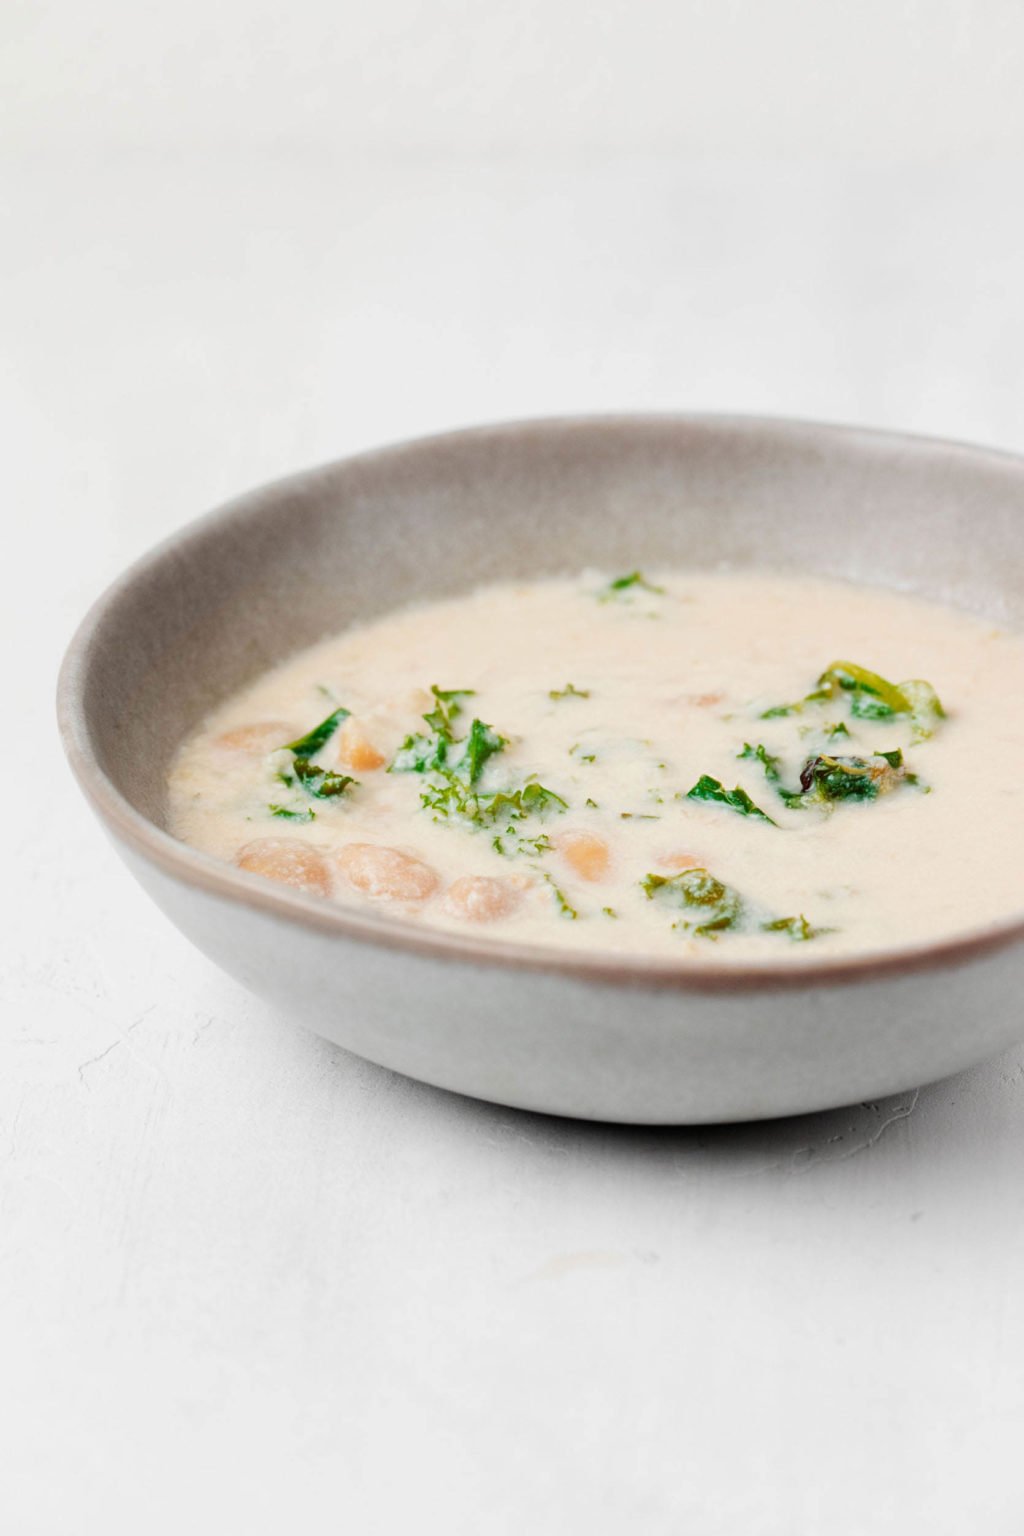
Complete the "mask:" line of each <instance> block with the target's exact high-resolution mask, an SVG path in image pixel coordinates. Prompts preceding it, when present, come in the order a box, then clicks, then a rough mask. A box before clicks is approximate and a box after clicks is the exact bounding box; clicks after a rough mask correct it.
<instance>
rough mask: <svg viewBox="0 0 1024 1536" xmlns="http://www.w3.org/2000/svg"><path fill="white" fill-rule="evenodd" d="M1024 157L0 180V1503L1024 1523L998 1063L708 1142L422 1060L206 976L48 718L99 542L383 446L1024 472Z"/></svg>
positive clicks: (938, 1532) (648, 1527) (182, 164)
mask: <svg viewBox="0 0 1024 1536" xmlns="http://www.w3.org/2000/svg"><path fill="white" fill-rule="evenodd" d="M211 14H212V13H211ZM1008 175H1009V172H1008V171H1007V169H1006V168H1003V169H1002V170H1001V169H1000V167H999V166H998V165H990V164H987V163H986V164H982V163H981V162H980V161H979V162H977V163H976V164H975V165H973V166H972V167H968V168H967V169H965V170H963V171H959V172H956V173H955V174H954V173H943V172H941V171H938V170H936V171H933V172H930V173H927V174H925V173H915V174H911V173H909V172H906V171H899V170H884V169H880V168H879V167H878V166H875V167H874V169H871V168H868V169H865V170H863V171H846V172H843V173H842V174H839V173H837V172H835V171H834V170H831V169H828V168H827V167H824V166H815V165H814V164H813V163H808V164H807V165H806V166H805V167H804V169H799V168H794V167H790V168H789V169H788V170H786V171H785V172H784V173H781V172H777V171H773V170H771V169H770V168H769V167H767V166H757V165H753V164H750V163H748V164H746V165H742V164H733V165H732V166H725V165H722V166H719V167H718V168H717V169H712V168H710V167H707V166H704V167H703V168H686V167H684V166H682V165H681V164H680V165H676V164H674V163H673V162H672V160H671V159H668V158H660V159H659V158H656V157H647V158H643V159H629V158H619V159H615V160H607V159H605V160H602V159H600V158H595V157H587V156H583V157H576V158H575V159H573V160H572V161H571V162H570V161H569V160H566V159H559V158H558V157H552V156H547V157H543V158H541V157H538V158H529V157H522V156H520V157H517V158H512V159H507V158H506V159H502V160H493V161H487V160H476V161H474V160H471V159H465V160H461V161H459V160H454V159H447V160H444V161H434V160H430V159H429V158H428V159H420V160H418V161H417V160H413V159H408V158H407V159H391V160H389V159H386V158H380V157H377V158H376V159H373V158H369V157H367V156H361V157H359V158H357V159H353V160H345V159H344V158H340V157H338V156H336V155H332V154H331V153H328V152H326V151H324V152H323V153H309V154H300V153H295V154H293V155H287V154H284V153H280V154H271V153H259V154H257V153H255V152H252V153H247V152H244V151H243V150H239V151H238V152H237V153H235V154H228V153H226V152H225V153H221V154H220V155H218V156H214V155H212V154H206V155H199V154H178V155H172V154H162V155H161V154H158V153H157V152H156V151H155V150H149V151H146V152H144V153H143V152H139V153H135V154H131V153H127V152H118V153H113V152H111V153H110V154H108V155H106V156H104V157H102V159H100V158H97V157H95V156H92V155H88V154H85V153H82V154H81V155H79V156H77V157H76V158H74V159H73V160H72V162H71V165H70V167H69V166H68V165H66V164H65V163H63V162H62V157H61V156H60V155H58V154H53V155H51V156H43V155H42V154H36V155H34V156H30V155H28V154H27V153H23V154H22V155H21V157H20V158H18V159H17V160H14V159H9V160H8V161H7V162H6V163H5V165H4V166H3V167H2V181H3V186H4V188H5V209H4V212H5V228H4V231H3V234H2V239H0V279H2V282H0V303H2V305H3V314H4V319H3V332H4V336H5V342H6V345H5V349H4V373H3V378H2V385H0V390H2V396H0V404H2V419H3V420H4V421H5V423H6V424H7V431H6V433H5V445H4V449H3V454H2V459H0V465H2V469H0V472H2V475H3V483H4V495H3V503H2V505H3V507H4V545H5V560H4V565H3V571H4V577H5V591H6V596H5V602H4V604H3V609H2V618H3V624H4V642H5V652H4V654H5V719H6V722H7V733H8V746H7V751H6V753H5V776H6V779H7V783H8V787H7V794H6V799H7V805H8V814H9V822H10V825H9V828H8V834H7V841H6V843H5V850H6V855H7V857H6V860H5V864H6V867H7V870H8V872H9V873H8V880H7V881H6V882H5V891H6V893H7V894H6V896H5V898H4V899H5V904H6V913H5V917H6V934H7V937H6V939H5V946H4V960H3V969H4V981H5V992H6V997H7V1004H6V1007H5V1015H4V1033H3V1038H2V1041H0V1156H2V1158H3V1184H2V1188H0V1199H2V1207H0V1222H2V1225H0V1285H2V1286H3V1290H4V1296H5V1303H4V1307H3V1313H2V1323H0V1326H2V1328H3V1331H4V1337H3V1338H2V1339H0V1359H2V1361H3V1367H2V1369H3V1386H4V1391H3V1406H2V1407H0V1416H2V1417H3V1418H4V1420H5V1422H4V1423H3V1425H2V1426H0V1428H2V1443H3V1445H4V1453H5V1454H4V1461H5V1464H6V1465H5V1471H4V1474H3V1478H2V1481H0V1510H2V1511H3V1518H2V1520H0V1524H2V1526H3V1529H4V1530H5V1532H10V1533H12V1536H65V1533H74V1536H77V1533H79V1532H85V1533H92V1532H97V1533H103V1536H120V1533H122V1532H125V1533H129V1532H131V1533H134V1532H137V1531H142V1530H145V1531H146V1532H147V1533H148V1536H171V1533H175V1536H177V1533H178V1532H181V1531H183V1530H195V1531H201V1532H203V1533H206V1532H211V1533H212V1532H216V1533H218V1536H220V1533H229V1532H230V1533H233V1532H235V1531H245V1532H246V1533H247V1536H270V1533H277V1532H281V1531H286V1530H287V1531H297V1532H300V1531H301V1532H303V1533H307V1532H309V1533H318V1532H327V1531H331V1532H334V1531H340V1530H344V1531H346V1532H353V1533H356V1532H358V1533H377V1532H388V1533H390V1532H398V1531H406V1530H409V1529H417V1530H427V1531H431V1532H432V1531H435V1530H436V1531H439V1532H440V1531H445V1532H448V1533H453V1536H462V1533H466V1536H470V1533H472V1536H477V1533H479V1532H487V1533H501V1536H504V1533H509V1536H512V1533H517V1536H518V1533H520V1532H530V1533H540V1536H548V1533H551V1536H555V1533H558V1536H561V1533H565V1532H576V1531H589V1532H595V1533H601V1536H604V1533H608V1536H613V1533H615V1536H617V1533H618V1532H621V1531H626V1530H628V1531H635V1532H643V1533H644V1536H662V1533H664V1536H677V1533H679V1532H681V1531H687V1532H693V1533H695V1536H718V1533H728V1536H734V1533H735V1536H805V1533H806V1536H819V1533H820V1532H821V1531H823V1530H828V1531H830V1532H832V1533H833V1536H862V1533H864V1532H865V1531H871V1532H872V1533H873V1536H886V1533H889V1532H896V1531H900V1532H904V1531H917V1530H927V1531H929V1532H931V1533H933V1536H945V1533H950V1536H952V1533H954V1532H955V1533H958V1536H959V1533H961V1532H963V1531H965V1530H978V1531H981V1530H984V1531H985V1532H986V1533H988V1536H1004V1533H1005V1536H1011V1533H1013V1536H1016V1533H1019V1531H1020V1530H1021V1528H1022V1524H1024V1492H1022V1488H1021V1484H1020V1480H1019V1476H1018V1475H1017V1467H1016V1463H1017V1460H1018V1456H1019V1447H1020V1441H1021V1434H1022V1431H1024V1373H1022V1358H1024V1357H1022V1351H1024V1284H1022V1282H1024V1223H1022V1216H1024V1185H1022V1182H1021V1177H1020V1169H1021V1166H1022V1158H1024V1113H1022V1112H1024V1050H1017V1051H1015V1052H1012V1053H1011V1054H1010V1055H1009V1056H1007V1057H1005V1058H1004V1059H1002V1060H1000V1061H998V1062H995V1063H993V1064H992V1065H990V1066H988V1067H986V1068H984V1069H983V1070H979V1071H977V1072H974V1073H971V1074H969V1075H967V1076H964V1077H961V1078H958V1079H955V1080H953V1081H951V1082H947V1083H944V1084H941V1085H939V1086H936V1087H931V1088H926V1089H924V1090H923V1091H922V1092H921V1093H920V1094H919V1095H909V1096H906V1097H904V1098H901V1099H899V1100H894V1101H890V1102H886V1103H884V1104H879V1105H870V1106H863V1107H859V1108H855V1109H853V1110H850V1111H848V1112H843V1113H838V1114H834V1115H828V1116H823V1117H820V1118H814V1119H811V1120H804V1121H797V1122H788V1123H782V1124H778V1125H775V1126H767V1127H760V1128H756V1127H755V1128H738V1129H731V1130H730V1129H723V1130H720V1131H701V1132H699V1133H693V1132H687V1131H675V1132H664V1133H651V1132H643V1133H639V1132H637V1133H631V1132H628V1131H621V1130H620V1131H613V1130H608V1129H602V1128H599V1127H587V1126H579V1125H573V1124H568V1123H560V1122H554V1121H548V1120H543V1119H536V1118H531V1117H529V1116H527V1115H522V1114H516V1113H512V1112H509V1111H503V1110H494V1109H490V1108H487V1107H486V1106H482V1105H478V1104H474V1103H471V1102H468V1101H460V1100H457V1099H454V1098H452V1097H448V1096H445V1095H443V1094H440V1093H436V1092H433V1091H430V1090H428V1089H425V1088H420V1087H418V1086H417V1085H415V1084H413V1083H410V1082H407V1081H403V1080H400V1079H398V1078H395V1077H392V1076H389V1075H388V1074H387V1073H385V1072H382V1071H379V1070H376V1069H374V1068H371V1067H368V1066H365V1065H363V1064H361V1063H360V1062H359V1061H357V1060H354V1059H352V1058H350V1057H348V1056H345V1055H344V1054H342V1053H341V1052H339V1051H337V1050H335V1049H332V1048H331V1047H329V1046H327V1045H325V1044H324V1043H322V1042H320V1041H319V1040H317V1039H315V1038H314V1037H312V1036H311V1035H309V1034H306V1033H304V1032H302V1030H301V1029H295V1030H292V1029H286V1028H282V1027H281V1024H280V1023H279V1022H278V1021H277V1020H275V1019H274V1018H272V1017H271V1016H270V1015H269V1014H268V1012H267V1010H266V1009H264V1008H263V1007H262V1006H261V1005H260V1004H258V1003H256V1002H254V1001H253V1000H252V999H250V998H248V997H247V996H245V995H244V994H243V993H242V992H240V991H239V989H238V988H237V987H236V986H234V985H233V984H232V983H230V982H229V981H227V980H226V979H224V978H223V977H221V976H220V975H218V974H217V973H216V972H215V971H214V970H213V969H212V968H211V967H210V966H209V965H208V964H207V963H206V962H205V961H203V960H202V959H201V958H200V957H199V956H198V955H197V954H194V953H193V952H192V951H191V950H190V949H189V948H188V947H187V946H186V945H185V943H184V941H182V940H180V939H179V938H178V937H177V935H176V934H175V933H174V932H173V931H172V930H171V929H170V928H169V927H168V925H167V924H166V923H165V922H164V921H163V920H162V919H161V918H160V917H159V916H158V914H157V913H156V911H155V910H153V909H151V908H150V907H149V906H148V905H147V904H146V903H145V901H144V900H143V898H142V897H141V896H140V894H139V893H137V891H136V890H135V888H134V887H133V885H132V884H131V883H130V881H129V878H128V876H127V875H126V874H125V872H124V871H123V870H122V869H121V868H120V867H119V866H118V865H117V864H116V863H115V861H114V858H113V855H112V854H111V853H110V851H109V850H108V849H107V847H106V846H105V844H104V842H103V840H102V838H101V836H100V834H99V832H98V830H97V828H96V826H95V825H94V823H93V822H92V820H91V818H90V815H89V813H88V811H87V810H86V808H85V806H84V804H83V802H82V801H81V799H80V797H79V796H78V794H77V792H76V791H75V790H74V789H73V787H72V785H71V783H70V779H69V777H68V775H67V773H66V772H65V770H64V769H63V766H62V764H61V762H60V761H59V758H58V755H57V748H56V745H55V742H54V733H53V730H52V727H51V723H50V716H51V690H52V682H53V674H54V671H55V667H56V663H57V660H58V656H59V653H60V651H61V649H62V646H63V643H64V641H65V638H66V636H67V634H68V632H69V629H70V626H71V624H72V622H73V621H74V620H75V619H76V618H77V617H78V615H79V614H80V612H81V611H82V609H83V607H84V605H85V603H86V601H87V600H88V599H89V598H90V597H91V596H92V595H93V594H94V593H95V592H96V591H98V590H99V588H100V586H101V585H102V584H103V583H104V582H105V581H106V580H107V579H108V578H109V577H111V576H112V575H113V574H114V573H115V572H116V571H117V570H118V568H120V567H121V566H122V565H123V563H124V562H125V561H127V560H128V559H129V558H130V557H132V556H133V555H134V554H136V553H137V552H139V551H141V550H142V549H144V548H145V547H146V546H148V545H149V544H150V543H151V542H152V541H153V540H154V539H155V538H157V537H158V536H160V535H161V534H162V533H164V532H166V531H167V530H169V529H170V528H172V527H175V526H177V525H178V524H179V523H180V522H181V521H182V520H183V519H185V518H186V517H189V516H190V515H192V514H193V513H194V512H196V511H199V510H201V509H202V508H204V507H206V506H208V505H210V504H212V503H213V502H216V501H217V500H218V499H220V498H222V497H224V496H227V495H228V494H230V493H232V492H234V491H235V490H236V489H241V488H243V487H245V486H246V485H249V484H252V483H254V482H256V481H258V480H260V479H261V478H266V477H268V476H270V475H273V474H277V473H279V472H284V471H287V470H289V469H291V468H293V467H297V466H299V465H302V464H304V463H307V462H311V461H316V460H318V459H323V458H326V457H330V456H334V455H336V454H341V453H345V452H348V451H350V450H354V449H357V448H360V447H362V446H365V445H368V444H370V443H373V442H377V441H382V440H386V439H390V438H397V437H400V436H403V435H406V434H410V433H413V432H419V431H427V430H432V429H435V428H441V427H446V426H449V425H456V424H461V423H464V422H467V421H472V420H479V419H484V418H490V417H497V416H503V415H519V414H538V413H546V412H553V411H560V410H587V409H605V408H637V409H643V408H652V407H655V408H657V407H661V408H669V409H671V408H675V407H706V408H731V409H745V410H770V411H773V412H776V413H791V414H802V415H810V416H818V417H831V418H838V419H844V418H845V419H856V420H862V421H870V422H873V423H876V424H882V425H887V424H888V425H898V426H904V427H909V428H915V429H919V430H925V431H932V432H936V433H944V432H948V433H951V434H954V435H957V436H962V437H969V438H971V437H973V438H978V439H982V440H986V441H990V442H997V443H1000V444H1002V445H1004V446H1007V447H1016V448H1024V388H1022V387H1021V386H1022V383H1024V380H1022V363H1021V359H1022V357H1024V301H1022V300H1021V297H1020V271H1021V260H1020V258H1021V254H1022V244H1024V212H1022V205H1021V202H1020V199H1019V197H1018V196H1016V192H1015V191H1014V194H1013V195H1012V196H1010V195H1007V188H1008V186H1010V185H1013V186H1014V187H1015V186H1016V183H1014V182H1013V181H1012V180H1011V181H1008V180H1007V177H1008ZM1018 181H1019V178H1018ZM48 795H52V796H53V798H52V799H51V800H49V801H47V796H48ZM44 804H48V807H49V811H50V813H51V814H50V815H48V816H47V817H45V818H44V816H43V814H42V808H43V806H44ZM12 807H13V808H14V810H13V814H12V811H11V808H12ZM12 875H13V878H12Z"/></svg>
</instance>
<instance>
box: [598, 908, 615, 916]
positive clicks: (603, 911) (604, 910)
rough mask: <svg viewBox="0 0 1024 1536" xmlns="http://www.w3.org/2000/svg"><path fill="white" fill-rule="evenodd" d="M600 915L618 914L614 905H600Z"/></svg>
mask: <svg viewBox="0 0 1024 1536" xmlns="http://www.w3.org/2000/svg"><path fill="white" fill-rule="evenodd" d="M601 915H602V916H603V917H618V915H619V914H618V913H617V912H616V910H615V908H614V907H602V908H601Z"/></svg>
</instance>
